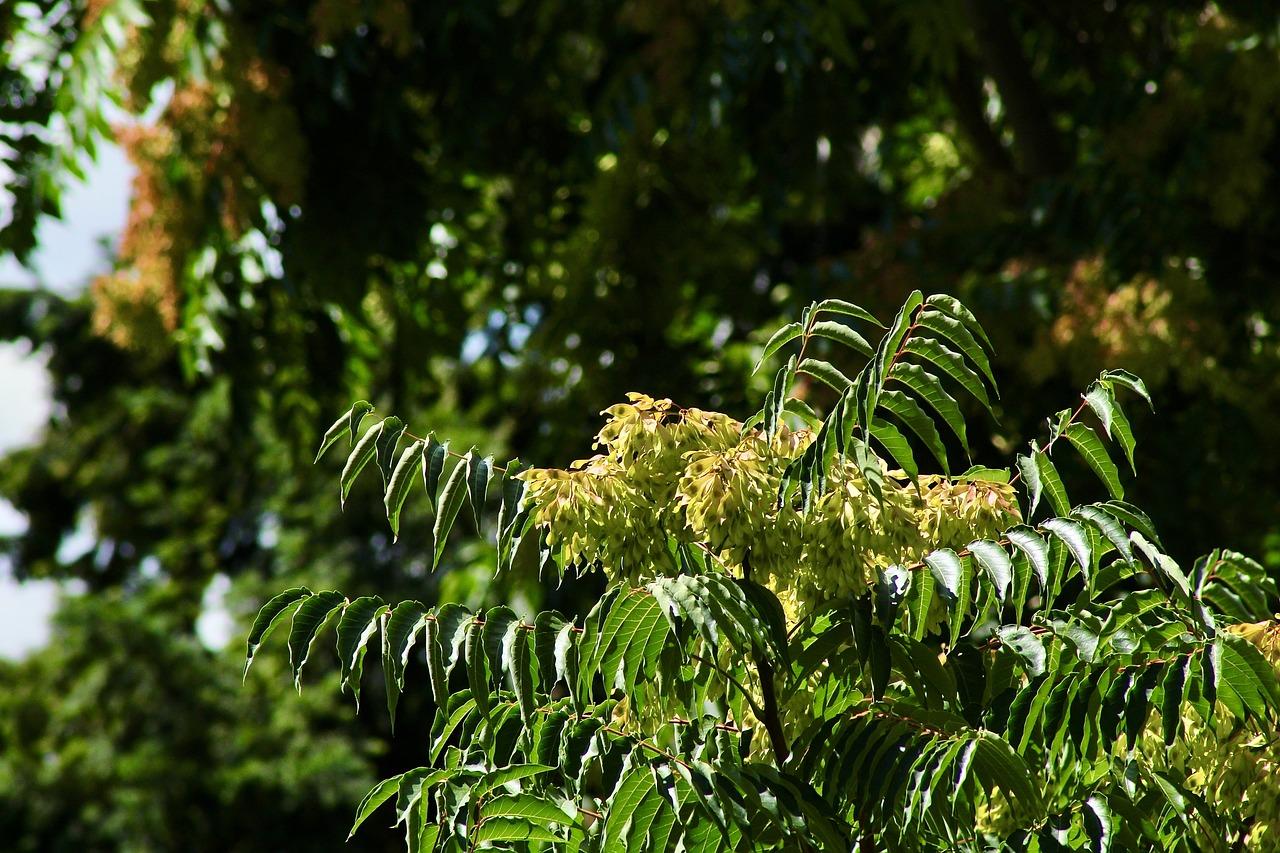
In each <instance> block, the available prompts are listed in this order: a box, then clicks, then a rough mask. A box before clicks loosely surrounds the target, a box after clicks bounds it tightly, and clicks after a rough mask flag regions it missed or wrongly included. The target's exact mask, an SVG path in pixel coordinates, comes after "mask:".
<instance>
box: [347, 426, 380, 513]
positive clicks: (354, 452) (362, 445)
mask: <svg viewBox="0 0 1280 853" xmlns="http://www.w3.org/2000/svg"><path fill="white" fill-rule="evenodd" d="M381 434H382V424H381V423H377V424H374V425H373V426H371V427H369V429H367V430H366V431H365V434H364V435H362V436H360V440H359V441H358V442H356V446H355V447H353V448H352V449H351V455H350V456H348V457H347V464H346V465H345V466H343V468H342V476H341V478H339V481H338V482H339V486H338V491H339V494H340V495H341V500H340V503H341V505H342V506H346V503H347V495H348V493H350V491H351V486H352V484H353V483H355V481H356V477H358V476H360V472H361V471H363V470H364V468H365V466H366V465H368V464H369V460H370V459H372V458H373V457H374V454H375V453H376V452H377V449H378V436H380V435H381Z"/></svg>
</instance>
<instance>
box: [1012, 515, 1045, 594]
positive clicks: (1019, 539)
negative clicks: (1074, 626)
mask: <svg viewBox="0 0 1280 853" xmlns="http://www.w3.org/2000/svg"><path fill="white" fill-rule="evenodd" d="M1004 535H1005V536H1006V537H1007V538H1008V540H1009V541H1010V542H1011V543H1013V545H1014V547H1016V548H1017V549H1018V550H1020V551H1021V552H1022V553H1023V554H1026V555H1027V560H1028V561H1029V562H1030V563H1031V568H1032V570H1033V571H1034V572H1035V575H1036V580H1038V581H1039V582H1040V588H1041V589H1042V590H1044V591H1046V592H1047V591H1048V589H1049V545H1048V543H1046V542H1045V541H1044V539H1043V538H1041V536H1040V534H1039V533H1036V532H1035V531H1034V530H1032V529H1031V528H1030V527H1027V526H1026V525H1023V524H1019V525H1017V526H1015V527H1011V528H1009V529H1008V530H1006V531H1005V534H1004Z"/></svg>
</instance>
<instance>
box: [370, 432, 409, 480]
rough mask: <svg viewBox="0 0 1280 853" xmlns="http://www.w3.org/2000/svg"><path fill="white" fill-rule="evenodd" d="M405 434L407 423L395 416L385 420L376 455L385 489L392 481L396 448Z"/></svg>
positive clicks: (377, 443)
mask: <svg viewBox="0 0 1280 853" xmlns="http://www.w3.org/2000/svg"><path fill="white" fill-rule="evenodd" d="M404 433H405V423H404V421H402V420H400V419H399V418H398V417H396V416H395V415H392V416H390V417H389V418H387V419H386V420H384V421H383V422H382V429H381V430H380V431H379V432H378V440H377V442H376V446H375V455H376V456H377V459H378V470H379V471H381V472H382V488H383V489H386V488H387V484H388V483H389V482H390V480H391V469H392V467H393V466H394V465H395V461H396V448H397V447H398V446H399V444H400V437H401V436H403V435H404Z"/></svg>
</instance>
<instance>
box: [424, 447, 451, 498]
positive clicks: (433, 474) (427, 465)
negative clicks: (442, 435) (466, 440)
mask: <svg viewBox="0 0 1280 853" xmlns="http://www.w3.org/2000/svg"><path fill="white" fill-rule="evenodd" d="M448 458H449V442H447V441H445V442H439V441H436V434H435V433H434V432H433V433H431V435H429V436H427V447H426V449H425V450H423V451H422V485H423V488H424V489H425V490H426V492H427V500H429V501H431V511H432V512H435V511H436V495H438V494H439V493H440V475H441V473H443V472H444V462H445V460H446V459H448Z"/></svg>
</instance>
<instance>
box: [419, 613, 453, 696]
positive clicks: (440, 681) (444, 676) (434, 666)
mask: <svg viewBox="0 0 1280 853" xmlns="http://www.w3.org/2000/svg"><path fill="white" fill-rule="evenodd" d="M423 627H424V629H425V631H424V634H425V636H424V637H423V645H425V646H426V650H427V678H428V679H429V680H430V683H431V698H432V700H433V701H434V702H435V704H436V708H437V709H443V708H444V706H445V702H446V700H447V699H448V696H449V673H448V670H447V669H446V668H445V655H444V642H443V641H442V639H441V636H440V633H441V632H440V620H439V617H437V618H435V619H428V620H427V624H426V625H425V626H423Z"/></svg>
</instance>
